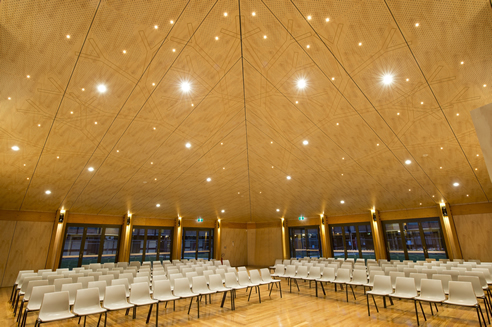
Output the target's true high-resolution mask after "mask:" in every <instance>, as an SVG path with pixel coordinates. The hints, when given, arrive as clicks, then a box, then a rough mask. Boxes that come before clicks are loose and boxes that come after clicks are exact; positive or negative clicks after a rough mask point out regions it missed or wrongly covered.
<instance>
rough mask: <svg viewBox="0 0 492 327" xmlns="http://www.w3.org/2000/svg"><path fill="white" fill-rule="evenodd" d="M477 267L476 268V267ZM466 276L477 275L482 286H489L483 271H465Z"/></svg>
mask: <svg viewBox="0 0 492 327" xmlns="http://www.w3.org/2000/svg"><path fill="white" fill-rule="evenodd" d="M475 269H476V268H475ZM465 276H476V277H478V279H479V281H480V285H481V286H482V288H486V287H487V280H486V279H485V274H484V273H483V271H476V270H475V271H465Z"/></svg>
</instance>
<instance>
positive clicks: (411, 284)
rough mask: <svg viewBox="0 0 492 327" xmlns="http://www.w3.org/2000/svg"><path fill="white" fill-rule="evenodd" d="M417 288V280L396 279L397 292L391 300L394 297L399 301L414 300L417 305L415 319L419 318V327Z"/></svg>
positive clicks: (407, 278) (391, 295)
mask: <svg viewBox="0 0 492 327" xmlns="http://www.w3.org/2000/svg"><path fill="white" fill-rule="evenodd" d="M417 295H418V293H417V287H415V279H413V278H409V277H396V285H395V292H394V293H393V294H390V295H389V296H390V298H391V297H394V298H397V299H405V300H413V303H414V305H415V317H416V318H417V326H418V325H419V313H418V311H417V300H415V298H416V297H417ZM419 304H420V309H421V310H422V314H423V315H424V316H425V314H424V309H423V308H422V304H421V303H420V302H419Z"/></svg>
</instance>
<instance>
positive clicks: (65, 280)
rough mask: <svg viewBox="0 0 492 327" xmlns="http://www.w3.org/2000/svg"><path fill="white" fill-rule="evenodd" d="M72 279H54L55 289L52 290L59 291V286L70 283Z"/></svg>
mask: <svg viewBox="0 0 492 327" xmlns="http://www.w3.org/2000/svg"><path fill="white" fill-rule="evenodd" d="M72 283H73V280H72V278H60V279H55V281H54V283H53V284H54V285H55V291H54V292H61V288H62V285H63V284H72Z"/></svg>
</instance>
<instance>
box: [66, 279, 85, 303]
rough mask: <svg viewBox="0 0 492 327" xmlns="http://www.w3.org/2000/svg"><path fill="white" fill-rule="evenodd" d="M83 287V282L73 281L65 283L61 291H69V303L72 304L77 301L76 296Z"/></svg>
mask: <svg viewBox="0 0 492 327" xmlns="http://www.w3.org/2000/svg"><path fill="white" fill-rule="evenodd" d="M81 289H82V283H72V284H63V285H62V288H61V291H62V292H65V291H67V292H68V295H69V298H68V299H69V304H70V306H72V305H73V304H74V303H75V296H76V295H77V291H78V290H81Z"/></svg>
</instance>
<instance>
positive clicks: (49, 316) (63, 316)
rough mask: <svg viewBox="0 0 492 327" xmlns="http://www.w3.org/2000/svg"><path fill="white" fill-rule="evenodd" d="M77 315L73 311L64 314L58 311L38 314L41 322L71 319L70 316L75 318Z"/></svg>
mask: <svg viewBox="0 0 492 327" xmlns="http://www.w3.org/2000/svg"><path fill="white" fill-rule="evenodd" d="M73 317H75V315H74V314H73V313H71V312H67V313H63V314H60V313H56V314H40V315H39V316H38V318H39V320H41V322H49V321H56V320H62V319H69V318H73Z"/></svg>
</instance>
